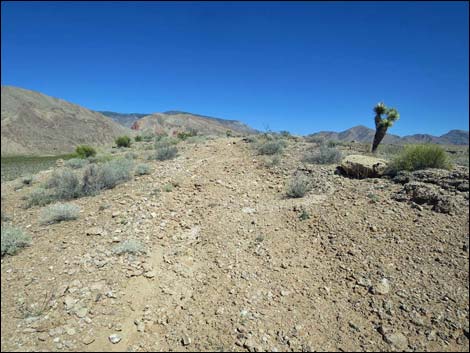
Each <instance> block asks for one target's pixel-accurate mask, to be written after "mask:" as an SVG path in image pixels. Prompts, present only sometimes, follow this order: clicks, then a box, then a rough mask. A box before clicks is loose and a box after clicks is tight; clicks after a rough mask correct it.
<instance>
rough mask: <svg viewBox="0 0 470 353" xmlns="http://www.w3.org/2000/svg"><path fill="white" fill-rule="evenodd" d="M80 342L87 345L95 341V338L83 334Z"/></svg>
mask: <svg viewBox="0 0 470 353" xmlns="http://www.w3.org/2000/svg"><path fill="white" fill-rule="evenodd" d="M82 342H83V344H86V345H89V344H91V343H93V342H95V338H94V337H92V336H85V337H83V339H82Z"/></svg>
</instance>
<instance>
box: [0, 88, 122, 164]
mask: <svg viewBox="0 0 470 353" xmlns="http://www.w3.org/2000/svg"><path fill="white" fill-rule="evenodd" d="M1 99H2V107H1V138H2V152H1V155H2V156H7V155H48V154H62V153H67V152H72V151H73V150H74V149H75V146H77V145H79V144H90V145H95V146H96V145H104V144H108V143H111V142H112V141H114V139H115V138H116V137H117V136H119V135H122V134H126V133H127V134H128V133H129V132H130V130H128V129H126V128H125V127H123V126H121V125H119V124H117V123H116V122H114V121H112V120H111V119H110V118H107V117H105V116H104V115H102V114H100V113H97V112H94V111H91V110H88V109H86V108H83V107H81V106H79V105H76V104H72V103H69V102H66V101H64V100H62V99H58V98H53V97H50V96H47V95H45V94H42V93H39V92H34V91H30V90H27V89H22V88H17V87H12V86H2V87H1Z"/></svg>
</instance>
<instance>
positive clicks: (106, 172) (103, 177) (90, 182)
mask: <svg viewBox="0 0 470 353" xmlns="http://www.w3.org/2000/svg"><path fill="white" fill-rule="evenodd" d="M132 170H133V162H132V161H130V160H128V159H125V158H117V159H113V160H111V161H109V162H106V163H104V164H101V165H96V164H91V165H89V166H87V168H86V169H85V171H84V173H83V179H82V194H83V195H94V194H97V193H98V192H99V191H101V190H103V189H112V188H114V187H115V186H116V185H118V184H121V183H123V182H125V181H127V180H130V179H131V178H132Z"/></svg>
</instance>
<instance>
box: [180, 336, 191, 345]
mask: <svg viewBox="0 0 470 353" xmlns="http://www.w3.org/2000/svg"><path fill="white" fill-rule="evenodd" d="M181 342H182V343H183V346H189V345H190V344H191V338H190V337H189V336H188V335H187V334H186V333H183V336H182V337H181Z"/></svg>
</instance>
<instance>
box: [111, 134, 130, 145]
mask: <svg viewBox="0 0 470 353" xmlns="http://www.w3.org/2000/svg"><path fill="white" fill-rule="evenodd" d="M114 142H115V143H116V146H118V147H131V138H130V137H129V136H119V137H118V138H117V139H116V140H115V141H114Z"/></svg>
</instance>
